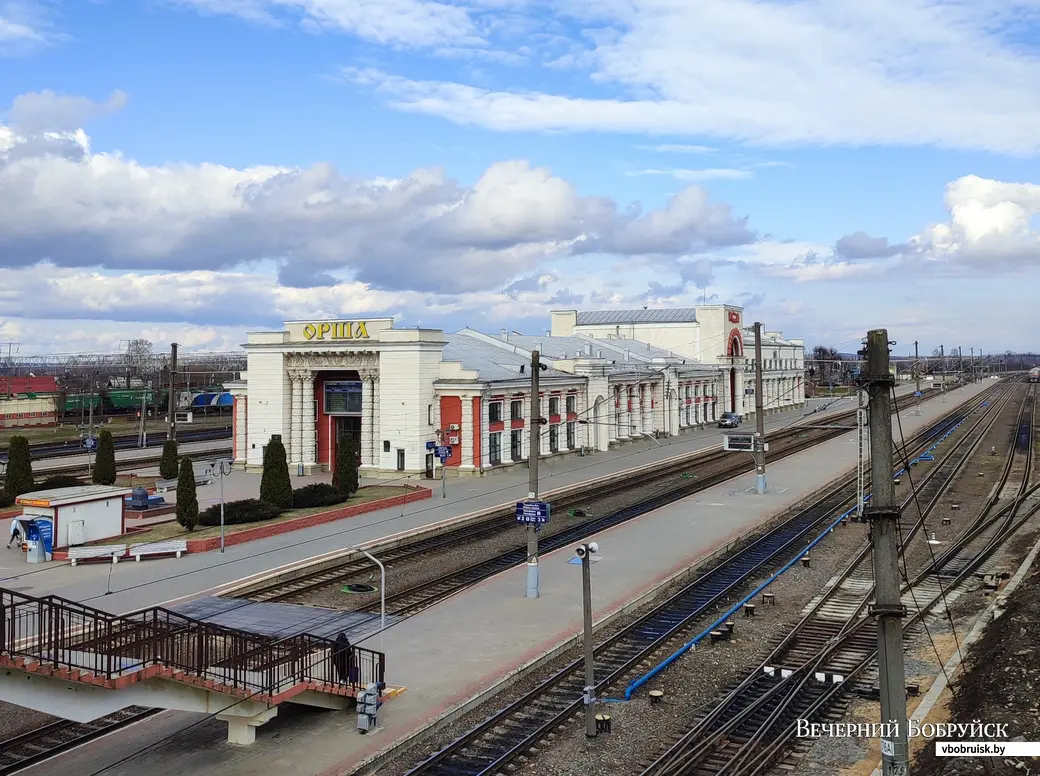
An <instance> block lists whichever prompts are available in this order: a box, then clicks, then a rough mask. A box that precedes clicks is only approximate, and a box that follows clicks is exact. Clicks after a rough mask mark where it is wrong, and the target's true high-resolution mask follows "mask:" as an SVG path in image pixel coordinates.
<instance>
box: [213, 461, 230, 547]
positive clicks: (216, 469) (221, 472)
mask: <svg viewBox="0 0 1040 776" xmlns="http://www.w3.org/2000/svg"><path fill="white" fill-rule="evenodd" d="M225 466H227V469H226V470H225V469H224V467H225ZM231 466H232V462H231V461H213V462H212V463H210V465H209V468H210V473H211V474H215V475H216V476H217V477H219V478H220V551H221V552H223V551H224V477H225V476H227V475H228V474H231Z"/></svg>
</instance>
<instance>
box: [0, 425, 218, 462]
mask: <svg viewBox="0 0 1040 776" xmlns="http://www.w3.org/2000/svg"><path fill="white" fill-rule="evenodd" d="M230 438H231V426H217V427H211V428H200V429H192V430H190V431H189V430H180V431H178V432H177V441H178V442H179V443H180V444H188V443H190V442H208V441H210V440H212V439H230ZM165 442H166V432H165V431H150V432H148V443H147V444H146V445H145V447H162V446H163V444H165ZM112 444H113V445H114V447H115V449H116V450H137V449H138V447H137V434H119V435H118V436H117V435H113V437H112ZM29 453H30V456H31V458H32V460H34V461H40V460H46V459H48V458H63V457H67V456H72V455H84V454H85V451H84V449H83V440H82V439H68V440H65V441H63V442H45V443H42V444H40V443H37V444H32V445H29ZM0 460H7V448H6V447H5V448H4V449H3V450H0Z"/></svg>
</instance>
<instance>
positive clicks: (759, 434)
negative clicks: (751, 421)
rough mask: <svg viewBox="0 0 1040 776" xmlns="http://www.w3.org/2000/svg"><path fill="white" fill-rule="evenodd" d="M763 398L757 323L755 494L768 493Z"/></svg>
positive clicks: (760, 326)
mask: <svg viewBox="0 0 1040 776" xmlns="http://www.w3.org/2000/svg"><path fill="white" fill-rule="evenodd" d="M764 405H765V402H764V401H763V396H762V324H761V323H758V322H757V321H756V322H755V475H756V476H755V492H756V493H758V495H760V496H761V495H762V494H763V493H765V492H766V450H765V444H766V439H765V437H766V418H765V406H764Z"/></svg>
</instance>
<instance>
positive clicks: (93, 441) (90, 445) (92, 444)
mask: <svg viewBox="0 0 1040 776" xmlns="http://www.w3.org/2000/svg"><path fill="white" fill-rule="evenodd" d="M83 446H84V447H85V448H86V449H87V450H96V449H97V437H87V438H86V439H84V440H83Z"/></svg>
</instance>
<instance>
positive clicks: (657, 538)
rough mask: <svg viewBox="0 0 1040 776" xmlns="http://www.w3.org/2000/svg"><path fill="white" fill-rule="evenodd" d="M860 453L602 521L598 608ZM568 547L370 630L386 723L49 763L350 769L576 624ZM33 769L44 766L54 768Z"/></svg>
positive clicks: (286, 718) (851, 438) (185, 733)
mask: <svg viewBox="0 0 1040 776" xmlns="http://www.w3.org/2000/svg"><path fill="white" fill-rule="evenodd" d="M986 387H989V385H977V386H969V387H967V388H965V389H964V390H963V391H961V392H958V394H957V397H956V398H957V399H960V400H966V399H967V398H969V397H970V396H972V395H974V394H975V393H977V392H979V391H981V390H982V389H983V388H986ZM952 404H953V402H952V401H951V402H950V403H947V404H944V403H942V402H939V401H935V402H930V403H929V404H926V405H924V406H923V407H922V410H921V415H920V416H915V415H913V413H912V409H909V410H907V411H906V412H905V414H903V416H902V418H901V419H900V420H901V425H902V432H903V434H904V435H907V436H909V435H910V434H912V433H913V432H914V431H916V430H917V429H919V428H921V427H923V426H925V425H927V424H928V423H930V422H932V421H933V420H934V419H935V418H937V417H938V416H940V415H942V414H943V413H944V412H946V411H948V410H949V409H951V407H952ZM896 435H897V436H896V438H897V439H898V438H899V435H898V431H896ZM857 455H858V453H857V445H856V434H855V433H854V432H853V433H850V434H847V435H844V436H842V437H840V438H838V439H835V440H832V441H831V442H828V443H825V444H823V445H819V446H817V447H815V448H812V449H811V450H808V451H806V452H803V453H800V454H798V455H795V456H791V457H790V458H787V459H784V460H782V461H779V462H777V463H775V464H772V465H769V466H768V468H767V474H768V482H769V491H768V492H767V493H766V494H765V495H762V496H759V495H757V494H755V493H754V486H755V475H754V473H749V474H746V475H742V476H741V477H737V478H734V479H733V480H731V481H730V482H727V483H724V484H722V485H719V486H717V487H713V488H709V489H708V490H706V491H704V492H702V493H699V494H697V495H696V496H692V497H690V498H688V499H685V500H683V501H681V502H677V503H675V504H671V505H669V506H667V507H663V508H661V509H659V510H656V511H654V512H652V513H649V514H647V515H644V516H642V517H640V518H638V519H636V520H632V521H630V522H628V523H625V524H624V525H621V526H617V527H615V528H612V529H610V530H607V531H604V532H603V533H601V534H599V535H597V536H596V541H597V542H598V543H599V544H600V547H601V550H600V560H599V561H598V562H597V563H595V564H594V565H593V567H592V596H593V606H594V616H595V619H596V620H597V621H598V622H599V621H602V620H603V619H604V618H605V617H607V616H609V615H610V614H611V613H612V612H616V611H618V610H619V609H621V608H622V607H624V606H625V605H627V604H629V603H630V602H632V601H634V600H638V599H639V598H640V597H641V596H643V595H645V594H647V593H649V592H650V591H652V590H653V589H655V588H656V587H658V586H659V585H661V584H662V583H663V582H664V581H665V580H667V579H669V578H670V577H672V576H673V575H674V574H676V573H678V572H680V571H682V570H683V569H685V568H688V567H689V566H690V565H691V564H694V563H696V562H697V561H698V559H700V558H703V557H705V556H706V555H707V554H709V553H710V552H712V551H713V550H715V549H716V548H720V547H723V546H725V545H727V544H729V543H731V542H733V541H735V540H737V539H739V538H740V537H741V536H742V535H743V534H745V533H747V532H748V531H749V530H750V529H752V528H753V527H754V526H756V525H758V524H760V523H761V522H763V521H764V520H766V519H768V518H769V517H770V516H772V515H774V514H776V513H778V512H781V511H783V510H785V509H787V508H789V507H790V506H792V505H794V504H796V503H797V502H798V501H800V500H802V499H804V498H805V496H807V495H808V494H809V493H811V492H813V491H814V490H816V489H818V488H819V487H820V486H821V485H822V484H825V483H826V482H828V481H830V480H832V479H834V478H835V477H837V476H839V475H840V474H841V473H842V472H845V471H848V470H849V469H850V468H852V467H853V466H854V465H855V462H856V459H857ZM848 530H859V531H863V532H864V537H865V536H866V534H865V531H866V527H865V526H862V525H856V524H853V525H850V526H848ZM572 557H573V548H572V547H568V548H563V549H560V550H558V551H556V552H552V553H549V554H547V555H545V556H543V557H542V558H541V563H540V566H541V597H540V598H538V599H536V600H530V599H527V598H526V597H525V588H526V569H525V567H523V566H520V567H517V568H514V569H511V570H509V571H506V572H504V573H502V574H500V575H498V576H496V577H494V578H492V579H489V580H485V581H484V582H482V583H480V584H478V585H475V586H474V587H472V588H470V589H468V590H466V591H463V592H462V593H459V594H458V595H456V596H454V597H452V598H450V599H448V600H447V601H444V602H442V603H441V604H438V605H437V606H435V607H432V608H431V609H427V610H425V611H422V612H420V613H419V614H417V615H415V616H414V617H411V618H407V619H404V620H402V621H400V622H398V623H397V624H395V625H394V626H393V627H391V628H389V629H388V630H387V631H385V632H383V633H380V634H378V635H375V636H372V637H370V638H368V639H367V640H362V641H361V643H362V644H363V645H364V646H367V647H369V648H374V649H382V650H383V651H384V652H385V653H386V656H387V671H388V673H387V681H388V682H389V683H391V684H394V685H404V686H405V687H407V688H408V689H407V691H406V692H405V693H404V694H402V695H400V696H398V697H396V698H394V699H393V700H392V701H390V702H389V703H387V704H386V705H384V706H383V708H382V709H381V711H380V717H379V725H380V727H379V728H378V729H377V730H376V731H374V733H370V734H369V735H367V736H361V735H358V734H357V733H356V732H355V730H354V722H355V717H354V715H353V714H351V713H343V712H320V713H314V712H311V711H306V712H304V711H300V710H292V711H290V710H289V709H286V710H285V712H284V714H283V713H282V712H280V714H279V717H278V718H276V720H275V722H272V723H269V724H268V725H266V726H264V727H262V728H260V729H258V731H257V739H256V743H255V744H254V745H253V746H251V747H247V748H233V747H229V746H227V745H226V744H224V743H222V742H223V736H224V735H225V733H224V730H223V728H222V727H221V726H220V724H219V723H216V722H215V721H213V720H208V719H206V718H204V717H200V716H197V715H180V716H171V717H166V718H164V720H163V721H162V723H161V724H162V725H164V726H165V727H164V729H165V730H166V731H167V733H166V735H165V737H163V738H161V739H160V741H159V743H158V744H157V745H156V746H155V747H154V748H153V749H150V750H148V751H145V752H144V753H142V754H140V755H137V756H134V757H132V758H131V759H128V760H125V759H124V758H126V757H127V753H128V752H133V751H135V747H137V746H140V745H142V744H143V742H144V741H146V740H148V738H149V736H150V735H153V734H151V733H149V732H148V731H147V730H144V729H142V730H139V731H131V732H128V733H122V732H120V733H116V734H113V735H112V736H110V737H109V738H108V739H106V740H105V741H99V742H96V743H91V744H87V745H86V746H84V747H81V748H80V749H78V750H76V751H75V752H71V753H69V754H68V755H64V756H62V757H61V758H59V759H57V760H54V761H51V762H50V763H48V769H47V770H46V773H47V774H48V776H82V774H83V773H84V771H86V772H88V773H90V772H95V771H96V770H98V769H99V768H102V767H105V768H108V770H106V774H108V776H132V775H135V774H140V773H148V774H149V776H180V774H183V773H185V772H190V773H192V774H196V775H198V776H266V774H271V776H276V774H277V776H346V774H350V773H352V772H353V770H354V768H355V766H356V765H357V764H358V763H361V762H363V761H364V760H365V759H366V758H368V757H370V756H373V755H376V754H377V753H379V752H381V751H383V750H384V749H385V748H386V747H389V746H391V745H393V744H394V743H395V742H398V741H402V740H404V739H406V738H408V737H409V736H411V735H413V734H414V733H415V732H416V731H418V730H420V729H421V728H423V727H424V726H425V725H427V724H429V723H430V722H432V721H433V720H435V719H436V718H438V717H439V716H440V715H441V714H443V713H445V712H447V711H449V710H450V709H453V708H455V707H457V706H459V705H460V704H462V703H464V702H466V701H467V700H468V699H471V698H472V697H473V696H474V695H475V694H477V693H479V692H481V691H482V690H484V689H485V688H487V687H490V686H491V685H493V684H495V683H496V682H498V681H500V680H502V679H504V678H505V677H507V676H509V675H511V674H514V673H515V671H516V669H517V668H518V667H519V666H521V665H523V664H525V663H527V662H529V661H532V660H534V659H536V658H538V657H539V656H541V655H544V654H546V653H548V652H550V651H551V650H553V649H554V648H556V647H557V646H558V645H560V644H562V643H565V642H566V641H567V640H568V639H570V638H571V637H573V636H574V635H575V634H577V633H578V632H579V631H580V629H581V627H582V603H581V570H580V567H577V566H574V565H571V564H570V563H569V561H570V559H571V558H572ZM276 723H277V724H276ZM121 760H122V762H119V764H117V765H114V763H117V762H118V761H121ZM109 766H112V767H110V768H109ZM87 769H90V770H87ZM25 773H26V774H29V776H43V773H44V771H34V770H33V769H30V770H27V771H25Z"/></svg>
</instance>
